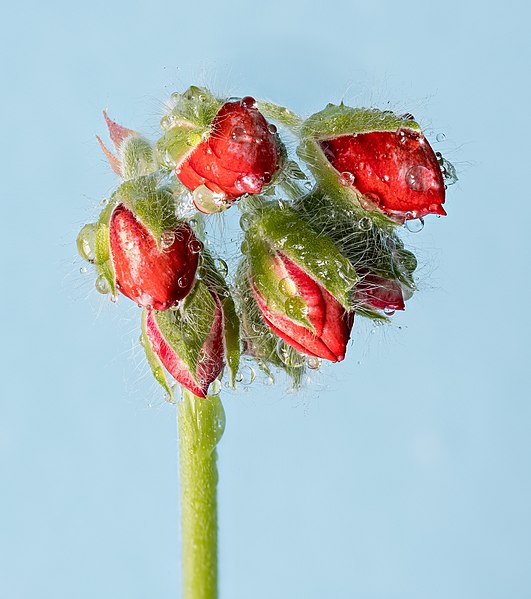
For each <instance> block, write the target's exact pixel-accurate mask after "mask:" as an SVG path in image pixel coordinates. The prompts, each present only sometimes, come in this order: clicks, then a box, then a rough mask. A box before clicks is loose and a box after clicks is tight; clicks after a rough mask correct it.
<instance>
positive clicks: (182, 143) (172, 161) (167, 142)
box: [157, 124, 209, 169]
mask: <svg viewBox="0 0 531 599" xmlns="http://www.w3.org/2000/svg"><path fill="white" fill-rule="evenodd" d="M208 130H209V129H208V127H198V126H194V125H192V124H190V125H188V124H187V125H184V124H183V125H181V126H174V127H172V128H171V129H169V130H168V131H166V133H165V134H164V135H163V136H162V137H161V139H159V141H158V142H157V153H158V155H159V162H161V163H162V164H164V165H165V166H166V167H167V168H170V169H173V168H175V166H177V164H178V163H179V162H181V161H182V160H183V159H184V157H185V156H186V154H187V153H188V152H190V151H191V150H192V149H193V148H194V147H195V146H196V145H198V144H199V143H200V142H201V141H202V139H203V136H204V135H205V134H206V133H207V132H208Z"/></svg>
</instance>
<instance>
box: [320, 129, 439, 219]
mask: <svg viewBox="0 0 531 599" xmlns="http://www.w3.org/2000/svg"><path fill="white" fill-rule="evenodd" d="M320 144H321V148H322V149H323V151H324V153H325V155H326V156H327V158H328V160H329V161H330V162H331V164H332V165H333V166H334V168H335V169H336V170H337V171H338V172H339V173H350V174H352V175H354V182H353V185H354V187H355V188H356V189H358V190H359V191H360V192H361V193H362V194H364V195H365V196H367V197H368V199H369V201H370V202H371V203H372V204H374V206H375V207H378V208H379V209H380V210H382V212H385V213H386V214H389V215H396V216H398V217H400V218H404V219H410V218H419V217H421V216H425V215H426V214H440V215H444V214H446V212H445V210H444V208H443V207H442V204H443V203H444V199H445V190H444V180H443V177H442V173H441V169H440V166H439V163H438V161H437V158H436V156H435V153H434V152H433V150H432V148H431V146H430V145H429V143H428V142H427V140H426V138H425V137H424V135H422V133H420V132H418V131H415V130H413V129H407V128H403V129H399V130H398V131H396V132H391V131H373V132H371V133H359V134H357V135H343V136H341V137H336V138H335V139H326V140H322V141H321V142H320Z"/></svg>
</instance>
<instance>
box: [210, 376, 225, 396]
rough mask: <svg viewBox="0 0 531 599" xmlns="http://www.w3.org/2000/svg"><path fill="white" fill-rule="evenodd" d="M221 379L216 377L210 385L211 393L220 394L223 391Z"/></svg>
mask: <svg viewBox="0 0 531 599" xmlns="http://www.w3.org/2000/svg"><path fill="white" fill-rule="evenodd" d="M221 388H222V385H221V381H220V380H219V379H216V380H215V381H213V382H212V384H211V385H210V390H209V392H208V394H209V395H214V396H216V395H219V394H220V393H221Z"/></svg>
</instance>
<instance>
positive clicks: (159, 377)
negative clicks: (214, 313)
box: [140, 309, 173, 401]
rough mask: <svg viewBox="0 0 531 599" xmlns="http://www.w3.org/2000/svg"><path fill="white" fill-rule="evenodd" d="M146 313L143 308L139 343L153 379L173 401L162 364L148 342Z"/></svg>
mask: <svg viewBox="0 0 531 599" xmlns="http://www.w3.org/2000/svg"><path fill="white" fill-rule="evenodd" d="M147 314H148V311H147V310H146V309H144V310H143V311H142V332H141V335H140V343H141V344H142V347H143V348H144V352H145V354H146V359H147V362H148V364H149V367H150V368H151V372H152V373H153V377H154V378H155V380H156V381H157V382H158V383H159V384H160V385H161V387H162V388H163V389H164V391H165V392H166V393H167V394H168V397H169V398H170V400H171V401H173V391H172V388H171V386H170V384H169V382H168V379H167V377H166V372H165V370H164V366H163V364H162V362H161V360H160V358H159V357H158V356H157V354H156V353H155V352H154V351H153V348H152V347H151V343H150V342H149V337H148V332H147Z"/></svg>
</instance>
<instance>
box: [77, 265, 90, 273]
mask: <svg viewBox="0 0 531 599" xmlns="http://www.w3.org/2000/svg"><path fill="white" fill-rule="evenodd" d="M79 272H80V273H81V274H82V275H86V274H87V273H88V268H87V267H86V266H82V267H81V268H80V269H79Z"/></svg>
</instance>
